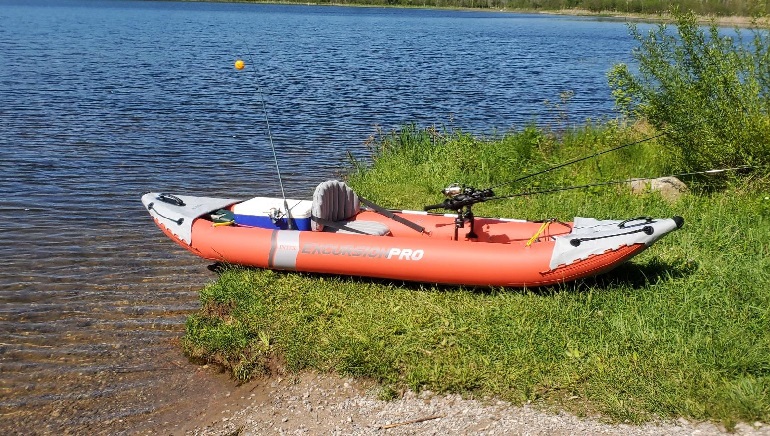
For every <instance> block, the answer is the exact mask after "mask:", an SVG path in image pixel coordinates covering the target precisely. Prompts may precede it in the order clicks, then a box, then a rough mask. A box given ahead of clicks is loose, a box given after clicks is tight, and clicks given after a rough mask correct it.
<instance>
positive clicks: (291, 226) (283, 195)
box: [235, 50, 295, 230]
mask: <svg viewBox="0 0 770 436" xmlns="http://www.w3.org/2000/svg"><path fill="white" fill-rule="evenodd" d="M246 56H247V58H248V59H249V62H250V63H251V64H252V65H254V58H252V56H251V51H249V50H247V51H246ZM244 67H245V64H244V62H243V61H242V60H241V59H238V60H236V61H235V69H237V70H239V71H240V70H242V69H243V68H244ZM251 72H252V74H253V75H254V85H255V87H256V88H257V95H258V96H259V101H260V103H261V105H262V113H263V114H264V116H265V127H266V128H267V138H268V141H269V142H270V149H271V150H272V151H273V162H275V172H276V174H277V175H278V184H279V185H280V187H281V198H283V207H284V208H285V209H286V217H287V220H286V221H287V225H288V229H289V230H295V227H294V223H293V222H292V221H293V220H292V218H291V209H290V208H289V202H288V201H286V191H285V190H284V189H283V178H282V177H281V167H280V166H279V165H278V155H277V154H276V152H275V144H273V134H272V132H271V130H270V120H269V119H268V116H267V105H266V103H265V96H264V94H263V93H262V87H261V86H259V80H258V79H259V78H258V77H257V72H256V71H255V70H253V69H252V70H251ZM279 218H281V217H280V216H275V219H279Z"/></svg>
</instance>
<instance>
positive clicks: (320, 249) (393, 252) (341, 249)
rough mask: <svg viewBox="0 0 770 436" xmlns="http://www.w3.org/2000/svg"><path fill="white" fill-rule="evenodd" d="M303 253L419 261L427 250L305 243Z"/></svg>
mask: <svg viewBox="0 0 770 436" xmlns="http://www.w3.org/2000/svg"><path fill="white" fill-rule="evenodd" d="M300 252H301V253H302V254H311V255H327V256H328V255H331V256H349V257H369V258H376V259H395V260H411V261H419V260H421V259H422V258H423V256H425V251H424V250H421V249H417V250H414V249H411V248H397V247H393V248H381V247H369V246H366V245H337V244H316V243H312V242H311V243H307V244H303V245H302V248H301V250H300Z"/></svg>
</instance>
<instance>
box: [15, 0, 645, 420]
mask: <svg viewBox="0 0 770 436" xmlns="http://www.w3.org/2000/svg"><path fill="white" fill-rule="evenodd" d="M631 49H632V40H631V38H630V37H628V36H627V30H626V28H625V25H624V24H623V23H619V22H611V21H596V20H590V19H581V18H570V17H557V16H538V15H514V14H504V13H485V12H460V11H429V10H399V9H376V8H341V7H313V6H276V5H245V4H211V3H181V2H180V3H174V2H155V1H152V2H150V1H120V0H115V1H107V0H103V1H98V0H93V1H91V0H79V1H67V0H58V1H54V0H49V1H43V0H24V1H5V0H0V169H2V173H0V258H2V259H3V265H2V268H0V413H2V417H1V419H2V422H0V431H3V432H4V433H8V432H9V431H10V432H16V431H22V430H29V429H34V430H33V432H42V433H45V432H59V431H62V430H64V429H68V430H69V431H72V432H80V433H83V432H92V431H99V432H109V433H115V432H118V433H119V432H123V431H130V430H129V429H132V428H134V429H135V427H131V426H132V425H134V424H135V423H137V422H145V423H147V422H149V423H150V425H151V426H152V425H153V424H152V423H153V422H157V425H158V426H161V425H162V423H161V422H160V421H154V420H155V419H157V417H158V416H160V414H161V413H162V412H163V411H167V410H169V409H173V408H181V406H180V404H181V402H182V400H183V399H186V400H188V401H192V402H193V404H195V402H196V401H198V398H196V395H197V396H201V398H200V401H203V396H205V395H206V392H207V389H209V388H211V387H212V386H215V385H217V386H218V384H221V383H222V381H221V380H216V381H212V379H211V377H197V378H194V379H193V375H194V374H196V370H197V368H196V367H195V366H194V365H191V364H189V363H187V361H186V360H185V358H184V357H183V356H182V355H181V353H180V351H179V349H178V348H177V347H176V346H175V345H174V343H173V341H174V338H178V337H179V336H180V335H181V334H182V332H183V323H184V319H185V317H186V316H187V315H188V314H189V313H191V312H192V311H194V310H195V309H196V308H197V307H198V302H197V290H198V289H200V288H201V287H202V286H203V285H204V284H206V283H207V282H209V281H211V280H213V279H214V276H213V275H212V274H211V273H209V272H208V270H207V269H206V264H207V263H206V262H204V261H201V260H199V259H196V258H193V257H192V256H190V255H188V254H186V253H184V252H182V251H181V250H180V249H178V248H176V246H175V245H173V244H172V243H171V242H170V241H168V240H167V239H166V238H165V236H163V235H162V234H161V233H160V231H159V230H158V229H157V228H156V227H155V225H154V224H153V223H152V220H151V219H150V218H149V216H148V215H147V214H146V212H145V211H144V209H143V207H142V205H141V203H140V202H139V197H140V196H141V194H143V193H144V192H147V191H158V190H161V191H172V192H174V191H176V192H185V193H189V194H206V195H212V196H215V195H227V196H232V197H244V198H246V197H249V196H253V195H256V194H257V193H261V194H274V195H277V194H278V193H279V188H278V184H277V181H276V178H275V177H274V173H275V172H274V168H273V166H272V154H271V151H270V147H269V142H268V140H267V137H266V134H265V133H266V129H265V123H264V114H263V112H262V109H261V108H262V107H261V104H260V95H263V96H264V98H265V101H266V107H267V111H268V115H269V120H270V126H271V128H272V133H273V139H274V142H275V146H276V148H277V150H278V157H279V160H280V162H281V170H282V173H283V175H284V178H285V184H286V187H287V191H288V193H289V194H290V195H292V196H305V197H307V196H309V195H310V194H311V193H312V190H313V188H314V186H315V185H316V184H317V183H318V182H320V181H322V180H325V179H327V178H330V177H334V176H335V175H337V174H339V173H340V171H342V170H343V169H344V164H345V156H346V153H347V152H351V153H353V154H354V155H356V156H365V147H364V145H363V144H364V141H365V140H366V138H367V137H368V136H369V135H371V134H372V133H373V132H374V131H375V128H376V126H379V127H381V128H384V129H386V130H388V129H392V128H395V127H397V126H399V125H403V124H404V123H412V122H414V123H417V124H420V125H425V126H427V125H434V124H435V125H437V126H447V127H452V128H460V129H463V130H466V131H470V132H474V133H476V134H479V135H490V134H494V133H495V132H502V131H506V130H508V129H511V128H518V127H521V126H523V125H524V124H526V123H528V122H533V121H536V122H538V123H541V124H549V123H551V124H553V123H563V122H564V120H558V119H557V116H558V113H559V110H557V109H556V108H554V106H553V105H552V104H546V103H545V101H551V102H559V96H560V94H561V93H563V92H566V91H571V92H574V97H573V98H572V99H571V101H570V102H569V103H568V104H567V105H566V107H565V108H564V109H565V110H566V113H567V114H568V115H569V119H568V121H567V122H568V123H580V122H582V121H583V120H585V119H586V118H589V117H590V118H601V117H606V116H613V112H612V101H611V98H610V94H609V89H608V87H607V84H606V78H605V74H606V72H607V71H608V69H609V68H610V67H611V65H612V64H614V63H616V62H628V61H629V60H630V53H631ZM237 58H243V59H244V60H245V61H246V64H247V66H246V68H245V69H244V70H243V71H240V72H239V71H236V70H235V69H234V68H233V62H234V61H235V59H237ZM259 91H261V94H260V92H259ZM448 182H453V181H448ZM192 385H195V386H198V387H199V389H197V390H196V389H194V388H192V387H191V386H192ZM199 404H200V403H199ZM192 407H195V406H192ZM180 419H182V418H180ZM132 423H134V424H132Z"/></svg>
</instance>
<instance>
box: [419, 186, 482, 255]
mask: <svg viewBox="0 0 770 436" xmlns="http://www.w3.org/2000/svg"><path fill="white" fill-rule="evenodd" d="M441 193H442V194H444V195H445V196H447V199H446V200H444V201H443V202H441V203H439V204H431V205H428V206H425V208H424V209H425V210H426V211H429V210H434V209H446V210H451V211H453V212H455V213H456V214H457V217H456V218H455V234H454V239H455V241H456V240H457V237H458V233H459V230H460V229H462V228H465V223H466V221H467V222H468V223H469V224H470V227H471V229H470V232H468V233H467V234H466V235H465V237H466V238H468V239H476V238H478V237H479V236H478V235H477V234H476V232H475V231H474V218H475V217H474V215H473V209H472V207H473V205H474V204H476V203H481V202H484V201H487V200H489V199H492V198H494V196H495V193H494V192H492V190H491V189H476V188H474V187H472V186H460V185H457V184H452V185H449V186H448V187H446V188H444V189H442V190H441Z"/></svg>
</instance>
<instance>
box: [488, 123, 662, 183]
mask: <svg viewBox="0 0 770 436" xmlns="http://www.w3.org/2000/svg"><path fill="white" fill-rule="evenodd" d="M667 134H668V132H661V133H658V134H657V135H653V136H649V137H647V138H643V139H640V140H638V141H634V142H629V143H627V144H623V145H620V146H617V147H613V148H610V149H607V150H603V151H600V152H598V153H594V154H592V155H589V156H584V157H581V158H578V159H575V160H571V161H569V162H564V163H561V164H559V165H555V166H552V167H550V168H546V169H544V170H542V171H538V172H536V173H532V174H527V175H525V176H521V177H519V178H516V179H513V180H509V181H507V182H504V183H500V184H498V185H494V186H491V187H490V188H488V189H489V190H492V189H496V188H499V187H502V186H507V185H512V184H514V183H516V182H520V181H522V180H526V179H528V178H530V177H535V176H539V175H541V174H545V173H547V172H550V171H554V170H558V169H560V168H564V167H566V166H569V165H572V164H576V163H578V162H583V161H585V160H588V159H593V158H595V157H599V156H601V155H603V154H607V153H611V152H613V151H618V150H620V149H623V148H626V147H630V146H632V145H637V144H641V143H644V142H647V141H652V140H653V139H655V138H660V137H661V136H665V135H667Z"/></svg>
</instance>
